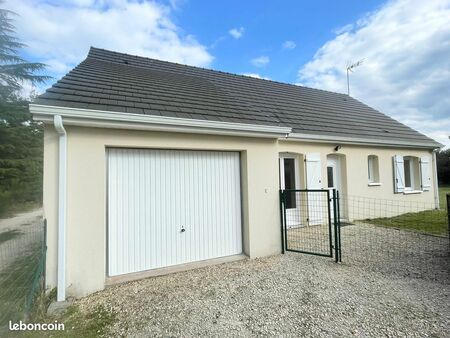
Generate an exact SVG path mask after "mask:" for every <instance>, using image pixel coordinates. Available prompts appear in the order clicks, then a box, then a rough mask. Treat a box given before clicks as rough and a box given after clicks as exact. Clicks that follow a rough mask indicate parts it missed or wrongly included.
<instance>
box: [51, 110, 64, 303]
mask: <svg viewBox="0 0 450 338" xmlns="http://www.w3.org/2000/svg"><path fill="white" fill-rule="evenodd" d="M53 122H54V125H55V130H56V131H57V133H58V134H59V173H58V284H57V296H56V300H57V301H58V302H62V301H65V300H66V181H67V180H66V176H67V133H66V130H65V129H64V125H63V120H62V118H61V116H60V115H55V117H54V120H53Z"/></svg>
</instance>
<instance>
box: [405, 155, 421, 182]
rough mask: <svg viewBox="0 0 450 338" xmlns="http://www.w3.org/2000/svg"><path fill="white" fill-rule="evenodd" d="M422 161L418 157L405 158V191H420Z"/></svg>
mask: <svg viewBox="0 0 450 338" xmlns="http://www.w3.org/2000/svg"><path fill="white" fill-rule="evenodd" d="M419 166H420V161H419V158H418V157H414V156H405V157H403V167H404V175H405V176H404V177H405V191H413V190H420V169H419Z"/></svg>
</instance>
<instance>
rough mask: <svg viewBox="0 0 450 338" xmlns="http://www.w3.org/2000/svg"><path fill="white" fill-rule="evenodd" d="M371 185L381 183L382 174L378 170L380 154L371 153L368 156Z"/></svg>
mask: <svg viewBox="0 0 450 338" xmlns="http://www.w3.org/2000/svg"><path fill="white" fill-rule="evenodd" d="M367 165H368V176H369V185H379V184H380V174H379V170H378V156H376V155H369V157H368V158H367Z"/></svg>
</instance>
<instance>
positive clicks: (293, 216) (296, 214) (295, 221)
mask: <svg viewBox="0 0 450 338" xmlns="http://www.w3.org/2000/svg"><path fill="white" fill-rule="evenodd" d="M285 159H293V160H294V178H295V189H300V175H299V163H298V155H296V154H288V153H280V157H279V167H280V189H281V190H284V189H286V185H285V176H284V160H285ZM297 198H298V197H297ZM286 226H287V227H288V228H295V227H299V226H301V217H300V208H299V207H298V205H296V208H286Z"/></svg>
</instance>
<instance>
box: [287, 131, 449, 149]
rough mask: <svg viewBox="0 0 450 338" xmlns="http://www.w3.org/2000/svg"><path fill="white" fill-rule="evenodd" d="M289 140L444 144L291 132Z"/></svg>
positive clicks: (402, 145)
mask: <svg viewBox="0 0 450 338" xmlns="http://www.w3.org/2000/svg"><path fill="white" fill-rule="evenodd" d="M286 139H287V140H291V141H303V142H315V143H334V144H335V143H341V144H352V145H366V146H380V147H395V148H416V149H417V148H421V149H438V148H442V147H443V146H444V145H443V144H440V143H438V142H429V143H425V142H414V141H403V140H394V139H385V140H383V139H373V138H365V137H364V138H363V137H348V136H335V135H314V134H306V133H290V134H289V135H288V137H287V138H286Z"/></svg>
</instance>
